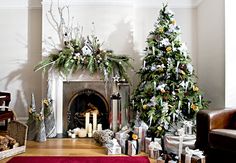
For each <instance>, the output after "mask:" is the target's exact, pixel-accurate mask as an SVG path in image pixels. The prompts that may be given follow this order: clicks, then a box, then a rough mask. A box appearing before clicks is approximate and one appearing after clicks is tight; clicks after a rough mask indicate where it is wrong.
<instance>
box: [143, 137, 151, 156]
mask: <svg viewBox="0 0 236 163" xmlns="http://www.w3.org/2000/svg"><path fill="white" fill-rule="evenodd" d="M151 141H152V138H150V137H146V138H145V150H144V152H145V153H147V154H148V153H149V149H148V146H149V144H150V143H151Z"/></svg>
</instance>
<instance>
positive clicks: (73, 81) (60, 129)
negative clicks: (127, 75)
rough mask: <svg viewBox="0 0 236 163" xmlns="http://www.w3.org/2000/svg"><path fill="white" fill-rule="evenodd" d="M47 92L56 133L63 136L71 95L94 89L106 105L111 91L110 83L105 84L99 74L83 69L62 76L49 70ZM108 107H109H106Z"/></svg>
mask: <svg viewBox="0 0 236 163" xmlns="http://www.w3.org/2000/svg"><path fill="white" fill-rule="evenodd" d="M48 86H49V89H48V91H49V94H50V95H51V98H52V100H53V110H54V113H55V119H56V131H57V135H58V136H59V137H60V136H63V133H65V130H67V123H64V122H65V118H66V119H67V110H68V103H69V102H70V100H71V99H72V97H73V96H74V95H75V94H76V93H77V92H79V91H81V90H84V89H91V90H94V91H96V92H98V93H100V94H101V95H103V97H105V99H106V101H107V103H108V105H109V103H110V96H111V93H112V89H111V83H109V82H108V83H107V84H105V81H104V80H102V79H101V75H100V74H90V73H89V72H87V71H86V70H85V71H78V72H76V73H75V74H73V75H70V76H68V77H66V78H63V77H62V76H61V75H59V74H58V73H57V72H51V73H49V75H48ZM108 108H110V107H108Z"/></svg>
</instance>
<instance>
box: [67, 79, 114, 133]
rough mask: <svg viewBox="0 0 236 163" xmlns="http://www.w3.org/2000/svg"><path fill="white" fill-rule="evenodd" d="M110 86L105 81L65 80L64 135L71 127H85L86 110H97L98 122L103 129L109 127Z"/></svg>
mask: <svg viewBox="0 0 236 163" xmlns="http://www.w3.org/2000/svg"><path fill="white" fill-rule="evenodd" d="M106 87H107V88H106ZM108 88H109V86H108V85H106V83H105V82H104V81H69V82H68V81H64V82H63V136H66V135H67V131H68V130H69V129H74V128H77V127H78V128H85V113H86V112H90V113H92V112H94V111H95V112H97V123H100V124H102V128H103V129H107V128H109V112H110V105H109V103H110V95H111V92H110V91H108V90H109V89H108ZM90 115H92V114H90ZM90 123H92V116H90Z"/></svg>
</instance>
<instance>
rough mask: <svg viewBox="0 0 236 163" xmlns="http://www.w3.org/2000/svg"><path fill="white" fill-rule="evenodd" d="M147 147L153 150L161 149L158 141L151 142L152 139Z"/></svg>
mask: <svg viewBox="0 0 236 163" xmlns="http://www.w3.org/2000/svg"><path fill="white" fill-rule="evenodd" d="M148 148H149V149H150V150H154V149H155V150H162V147H161V145H160V144H159V143H158V142H153V141H152V142H151V143H150V144H149V146H148Z"/></svg>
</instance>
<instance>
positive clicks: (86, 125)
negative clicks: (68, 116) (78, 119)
mask: <svg viewBox="0 0 236 163" xmlns="http://www.w3.org/2000/svg"><path fill="white" fill-rule="evenodd" d="M89 116H90V113H85V129H86V132H87V133H88V127H89Z"/></svg>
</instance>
